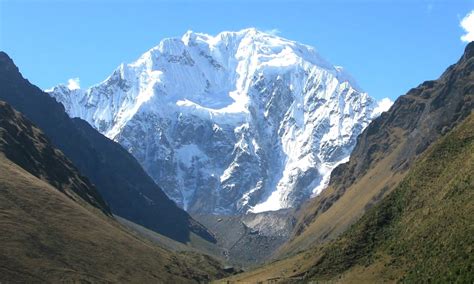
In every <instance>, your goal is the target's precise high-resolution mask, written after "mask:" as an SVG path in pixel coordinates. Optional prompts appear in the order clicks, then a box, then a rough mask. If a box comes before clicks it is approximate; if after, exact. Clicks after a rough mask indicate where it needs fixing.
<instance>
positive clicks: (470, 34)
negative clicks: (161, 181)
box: [459, 10, 474, 42]
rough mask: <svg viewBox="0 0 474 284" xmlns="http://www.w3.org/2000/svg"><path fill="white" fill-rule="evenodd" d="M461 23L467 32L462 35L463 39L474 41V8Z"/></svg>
mask: <svg viewBox="0 0 474 284" xmlns="http://www.w3.org/2000/svg"><path fill="white" fill-rule="evenodd" d="M459 25H460V26H461V28H463V30H464V31H465V32H466V34H465V35H463V36H462V37H461V40H462V41H464V42H471V41H474V10H472V11H471V12H469V13H468V14H467V15H466V16H465V17H464V18H463V19H462V20H461V23H460V24H459Z"/></svg>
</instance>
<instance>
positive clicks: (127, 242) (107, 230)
mask: <svg viewBox="0 0 474 284" xmlns="http://www.w3.org/2000/svg"><path fill="white" fill-rule="evenodd" d="M0 228H1V229H0V242H1V246H0V282H1V283H25V282H26V283H33V282H35V283H36V282H38V283H45V282H46V283H58V282H95V283H105V282H107V283H109V282H132V281H133V282H137V283H164V282H166V283H196V282H207V281H209V280H210V279H212V278H214V277H219V276H220V277H222V276H225V273H223V272H222V270H221V269H220V267H219V264H218V263H217V262H216V261H214V260H212V259H210V258H209V257H206V256H202V255H198V254H195V253H186V254H174V253H171V252H169V251H167V250H164V249H162V248H160V247H157V246H155V245H152V244H151V243H148V242H146V241H144V240H142V239H140V238H138V237H136V236H135V235H133V234H131V233H130V232H129V231H127V230H125V229H123V228H122V227H121V226H120V225H119V224H118V223H117V222H116V221H115V220H114V219H113V218H112V217H111V216H110V214H109V211H108V208H107V206H106V205H105V204H104V202H103V201H102V200H101V199H100V196H99V195H98V194H97V192H96V189H95V188H94V187H93V186H92V185H91V184H90V183H89V181H88V180H87V179H86V178H84V177H82V176H81V175H80V174H79V173H78V172H77V170H76V169H75V167H74V166H73V165H72V164H71V162H70V161H69V160H68V159H67V158H65V156H64V155H63V154H62V153H61V152H60V151H59V150H57V149H54V148H53V147H52V145H51V144H50V143H49V141H48V140H47V139H46V138H45V136H44V135H43V133H42V132H41V131H40V130H39V129H38V128H36V127H35V126H33V125H32V124H31V123H30V122H29V121H28V120H26V119H25V118H24V117H23V116H22V115H21V114H19V113H18V112H16V111H14V110H13V109H12V108H11V107H9V106H8V105H6V104H5V103H4V102H0Z"/></svg>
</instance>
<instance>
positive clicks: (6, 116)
mask: <svg viewBox="0 0 474 284" xmlns="http://www.w3.org/2000/svg"><path fill="white" fill-rule="evenodd" d="M0 153H2V154H3V155H5V157H6V158H7V159H9V160H11V161H15V163H16V164H17V165H19V166H20V167H22V168H23V169H25V170H26V171H27V172H29V173H31V174H32V175H34V176H35V177H37V178H39V179H41V180H43V181H45V182H46V183H49V184H51V185H52V186H54V187H55V188H57V189H58V190H60V191H61V192H62V193H64V194H66V195H68V196H70V197H71V198H73V199H75V200H77V201H86V202H88V203H89V204H90V205H92V206H94V207H97V208H98V209H100V210H102V211H103V212H104V213H105V214H108V215H110V209H109V208H108V206H107V205H106V204H105V202H104V201H103V200H102V197H101V196H100V195H99V194H98V192H97V190H96V189H95V188H94V186H93V185H92V184H91V183H90V182H89V180H88V179H87V178H85V177H83V176H81V175H80V174H79V173H78V172H77V169H76V168H75V167H74V166H73V165H72V163H71V162H70V161H69V160H68V159H67V158H66V157H65V156H64V155H63V153H62V152H61V151H59V150H57V149H54V148H53V147H52V146H51V145H50V144H49V141H48V140H47V138H46V137H45V136H44V135H43V133H42V132H41V131H40V130H39V129H38V128H36V127H34V126H33V125H32V124H31V123H30V122H29V121H27V120H25V119H24V118H23V117H22V116H21V115H20V113H18V112H16V111H14V110H13V109H12V108H11V107H10V106H9V105H7V104H6V103H5V102H2V101H0ZM74 196H76V198H74ZM77 196H78V197H79V198H77Z"/></svg>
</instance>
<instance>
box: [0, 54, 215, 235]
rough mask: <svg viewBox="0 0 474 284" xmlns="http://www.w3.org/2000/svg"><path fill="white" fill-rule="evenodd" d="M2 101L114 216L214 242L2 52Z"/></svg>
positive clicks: (132, 162)
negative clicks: (47, 140) (36, 131)
mask: <svg viewBox="0 0 474 284" xmlns="http://www.w3.org/2000/svg"><path fill="white" fill-rule="evenodd" d="M0 100H4V101H6V102H7V103H9V104H10V105H12V106H13V107H14V108H15V109H17V110H18V111H20V112H21V113H23V114H24V115H25V116H26V117H28V119H30V120H31V121H32V122H34V123H35V124H36V125H38V126H39V127H40V128H41V129H42V130H43V131H44V132H45V134H46V135H47V136H48V138H50V139H51V141H52V143H53V145H54V146H55V147H57V148H59V149H60V150H61V151H62V152H64V154H65V155H66V156H67V157H68V158H69V159H71V160H72V162H73V163H74V164H75V165H76V166H77V167H78V168H79V170H80V172H81V173H83V174H85V175H86V176H87V177H88V178H89V179H90V180H91V181H92V182H93V183H94V184H95V186H96V187H97V189H98V190H99V192H100V194H101V195H102V197H103V198H104V200H105V201H106V202H107V204H108V205H109V206H110V209H111V210H112V212H113V213H114V214H117V215H119V216H121V217H124V218H126V219H129V220H131V221H133V222H135V223H138V224H140V225H143V226H145V227H147V228H149V229H152V230H154V231H156V232H159V233H161V234H163V235H165V236H168V237H170V238H172V239H175V240H178V241H181V242H187V241H188V240H189V234H190V233H191V232H194V233H196V234H198V235H200V236H201V237H203V238H205V239H207V240H210V241H214V239H213V237H212V236H211V235H210V234H209V233H208V232H207V230H206V229H205V228H204V227H203V226H202V225H200V224H199V223H198V222H196V221H195V220H193V219H192V218H191V217H190V216H189V215H188V214H187V213H186V212H184V211H183V210H181V209H180V208H178V207H177V206H176V205H175V204H174V202H172V201H171V200H170V199H168V198H167V196H166V195H165V194H164V193H163V191H162V190H161V189H160V188H159V187H158V186H157V185H156V184H155V183H154V182H153V180H152V179H151V178H150V177H149V176H148V175H147V174H146V173H145V172H144V170H143V169H142V168H141V167H140V165H139V164H138V162H137V161H136V160H135V159H134V158H133V157H132V156H131V155H130V154H129V153H128V152H127V151H125V150H124V149H123V148H122V147H121V146H120V145H118V144H117V143H115V142H113V141H111V140H109V139H108V138H106V137H104V136H102V135H101V134H99V133H98V132H97V131H95V130H94V129H93V128H92V127H91V126H89V125H88V124H87V123H85V122H84V121H82V120H80V119H70V118H69V117H68V116H67V114H66V113H65V112H64V108H63V106H62V105H61V104H59V103H57V102H56V101H55V100H54V99H53V98H51V97H49V96H48V95H47V94H46V93H44V92H43V91H41V90H40V89H39V88H37V87H36V86H34V85H32V84H30V83H29V82H28V80H26V79H24V78H23V77H22V75H21V74H20V72H19V71H18V68H17V67H16V66H15V65H14V63H13V61H12V60H11V59H10V58H9V57H8V55H7V54H6V53H4V52H0Z"/></svg>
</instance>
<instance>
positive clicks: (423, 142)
mask: <svg viewBox="0 0 474 284" xmlns="http://www.w3.org/2000/svg"><path fill="white" fill-rule="evenodd" d="M473 70H474V43H470V44H469V45H468V46H467V47H466V50H465V53H464V55H463V56H462V57H461V59H460V60H459V61H458V62H457V63H456V64H455V65H452V66H450V67H449V68H448V69H447V70H446V71H445V72H444V73H443V75H442V76H441V77H440V78H439V79H438V80H435V81H427V82H424V83H423V84H421V85H420V86H418V87H417V88H414V89H411V90H410V91H409V92H408V93H407V94H406V95H404V96H401V97H400V98H398V99H397V100H396V101H395V103H394V105H393V106H392V107H391V108H390V110H389V111H387V112H386V113H383V114H382V115H381V116H380V117H378V118H377V119H375V120H374V121H373V122H372V123H370V125H369V126H368V127H367V128H366V129H365V130H364V131H363V133H362V134H361V135H360V136H359V138H358V142H357V144H356V147H355V149H354V151H353V153H352V154H351V157H350V161H349V162H348V163H346V164H343V165H341V166H339V167H337V168H336V169H335V170H334V171H333V173H332V175H331V181H330V185H329V187H328V188H327V189H326V190H325V191H323V193H322V194H321V195H320V196H318V197H317V198H315V199H313V200H311V201H310V202H309V203H308V204H307V205H306V206H305V207H304V208H303V209H302V210H301V213H300V216H301V217H300V220H299V223H298V225H297V226H296V230H295V236H294V237H293V240H292V241H291V242H290V243H289V244H287V245H285V246H284V247H283V248H282V249H281V254H282V255H288V254H291V253H293V252H295V251H301V250H304V249H305V248H308V247H309V246H311V245H313V244H315V243H321V242H325V241H327V240H330V239H334V238H335V237H336V236H338V235H339V234H340V233H342V232H343V231H344V230H345V229H347V228H348V227H349V226H350V225H351V224H352V223H354V222H355V221H356V220H358V219H359V218H360V217H361V216H362V214H363V213H364V212H365V211H366V210H367V209H369V208H370V207H372V206H373V205H374V204H376V203H377V202H379V201H380V200H381V199H382V198H383V197H384V196H385V195H386V194H387V193H389V192H390V191H391V190H393V188H395V186H396V185H397V184H398V183H399V182H400V180H401V179H402V178H403V177H404V176H405V174H406V172H407V170H408V169H409V168H410V167H411V165H412V163H413V162H414V161H415V160H416V157H418V156H419V155H420V154H421V153H423V152H424V151H425V150H426V148H427V147H428V146H429V145H431V144H432V143H433V142H434V141H436V140H437V139H438V138H439V137H440V136H441V135H443V134H445V133H447V132H448V131H449V130H450V129H452V128H453V127H455V126H456V125H457V124H458V123H459V122H460V121H462V120H463V119H464V118H466V117H467V116H468V115H469V114H470V113H471V111H472V109H473V108H474V72H473Z"/></svg>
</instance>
